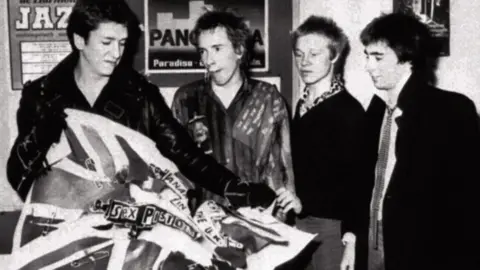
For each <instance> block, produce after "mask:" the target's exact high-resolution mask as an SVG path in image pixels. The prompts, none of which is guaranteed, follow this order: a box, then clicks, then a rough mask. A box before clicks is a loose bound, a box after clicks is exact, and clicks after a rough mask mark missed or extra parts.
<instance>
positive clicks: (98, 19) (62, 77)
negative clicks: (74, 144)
mask: <svg viewBox="0 0 480 270" xmlns="http://www.w3.org/2000/svg"><path fill="white" fill-rule="evenodd" d="M138 27H139V24H138V20H137V18H136V16H135V15H134V13H133V12H132V11H131V9H130V8H129V6H128V5H127V4H126V3H125V2H124V1H123V0H78V1H77V2H76V4H75V6H74V7H73V10H72V13H71V15H70V19H69V24H68V27H67V34H68V37H69V41H70V43H71V45H72V48H73V52H72V53H71V54H70V55H69V56H67V57H66V58H65V59H64V60H63V61H62V62H61V63H60V64H58V65H57V66H56V67H55V68H54V69H53V70H52V71H51V72H50V73H49V74H48V75H46V76H43V77H41V78H39V79H37V80H35V81H34V82H31V83H28V84H26V85H25V88H24V90H23V91H22V98H21V100H20V107H19V109H18V112H17V124H18V137H17V139H16V141H15V144H14V146H13V148H12V152H11V155H10V158H9V161H8V166H7V174H8V180H9V182H10V183H11V185H12V187H13V188H14V189H15V190H16V191H17V193H18V194H19V195H20V197H21V198H22V199H25V198H26V196H27V194H28V192H29V190H30V187H31V186H32V184H33V182H34V181H35V179H37V178H38V177H39V176H40V175H41V174H42V173H43V172H44V171H45V170H46V169H48V164H46V162H47V160H46V159H45V156H46V153H47V151H48V149H49V148H50V146H51V145H52V144H53V143H55V142H57V141H58V140H59V137H60V134H61V132H62V130H63V129H64V127H65V119H64V117H65V116H64V115H63V114H64V113H63V111H64V109H65V108H75V109H80V110H84V111H88V112H92V113H96V114H99V115H102V116H105V117H107V118H109V119H111V120H113V121H116V122H118V123H121V124H123V125H125V126H127V127H129V128H131V129H133V130H136V131H138V132H140V133H142V134H144V135H146V136H147V137H149V138H151V139H152V140H154V141H155V142H156V145H157V148H158V149H159V151H160V152H161V153H162V154H163V155H164V156H165V157H167V158H169V159H170V160H172V161H173V162H174V163H175V164H176V165H177V167H178V168H179V170H180V171H181V172H182V173H183V174H184V175H185V176H186V177H188V178H189V179H191V180H192V181H194V182H195V183H198V184H199V185H201V186H203V187H205V188H207V189H209V190H211V191H213V192H215V193H216V194H219V195H220V196H226V197H227V199H228V200H229V201H230V203H231V204H233V206H236V207H237V206H242V205H262V206H267V205H269V204H270V203H271V202H273V200H274V198H275V193H274V192H273V191H272V190H271V189H270V188H268V187H267V186H266V185H264V184H261V183H251V184H249V183H244V182H240V181H239V179H238V178H237V176H235V175H234V174H233V173H232V172H230V171H229V170H227V169H225V168H224V167H223V166H221V165H219V164H218V163H217V162H216V161H215V160H214V159H213V158H211V157H210V156H207V155H205V154H204V153H203V152H202V151H200V149H198V148H197V146H196V145H195V143H194V142H193V141H192V140H191V138H190V137H189V135H188V133H187V132H186V131H185V130H184V128H183V127H182V126H181V125H180V124H179V123H178V122H177V121H176V120H175V118H174V117H173V115H172V112H171V111H170V109H169V108H168V106H167V105H166V104H165V101H164V99H163V97H162V96H161V95H160V93H159V90H158V88H157V87H156V86H155V85H153V84H151V83H149V82H148V81H147V80H146V79H145V78H144V77H143V76H141V75H140V74H139V73H137V72H136V71H135V70H134V69H133V68H132V67H131V66H129V65H127V64H125V63H124V62H123V59H124V58H125V57H127V56H126V55H125V53H127V52H131V51H129V50H131V48H132V46H134V45H135V43H136V42H137V40H135V38H137V37H138V31H139V29H138Z"/></svg>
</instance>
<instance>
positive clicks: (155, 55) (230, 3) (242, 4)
mask: <svg viewBox="0 0 480 270" xmlns="http://www.w3.org/2000/svg"><path fill="white" fill-rule="evenodd" d="M144 4H145V28H146V31H145V55H146V57H145V66H146V68H145V69H146V71H147V73H194V72H204V67H203V65H202V63H201V62H200V58H199V54H198V52H197V51H196V49H195V47H194V46H193V45H192V43H191V40H190V34H191V29H193V27H194V25H195V22H196V20H197V19H198V17H200V16H201V15H202V14H203V13H204V12H205V11H206V10H212V9H223V8H229V9H233V10H234V11H235V12H237V13H238V14H239V15H241V16H244V18H245V19H246V21H247V23H248V25H249V26H250V29H251V30H252V34H253V39H254V56H253V59H252V62H251V63H250V66H251V67H252V71H267V70H268V0H144Z"/></svg>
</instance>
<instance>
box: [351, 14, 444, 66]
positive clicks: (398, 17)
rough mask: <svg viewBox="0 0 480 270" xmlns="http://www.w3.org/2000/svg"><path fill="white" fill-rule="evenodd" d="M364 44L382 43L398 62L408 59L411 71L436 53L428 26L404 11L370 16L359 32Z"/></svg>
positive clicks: (424, 64)
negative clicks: (373, 17) (370, 18)
mask: <svg viewBox="0 0 480 270" xmlns="http://www.w3.org/2000/svg"><path fill="white" fill-rule="evenodd" d="M360 40H361V41H362V43H363V45H364V46H368V45H370V44H372V43H377V42H384V43H385V44H386V45H387V46H388V47H390V48H391V49H392V50H393V51H394V52H395V54H396V55H397V58H398V60H399V62H401V63H405V62H410V63H411V64H412V69H413V70H422V69H424V68H425V67H426V65H427V64H428V58H429V56H432V54H434V53H435V48H434V47H433V46H432V45H433V44H432V38H431V35H430V31H429V30H428V28H427V26H426V25H425V24H423V23H421V22H420V21H419V20H418V19H416V18H415V17H413V16H410V15H406V14H403V13H391V14H384V15H381V16H380V17H377V18H375V19H373V21H371V22H370V23H369V24H368V25H367V26H366V27H365V29H363V31H362V33H361V34H360Z"/></svg>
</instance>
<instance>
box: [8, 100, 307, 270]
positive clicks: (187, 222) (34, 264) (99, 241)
mask: <svg viewBox="0 0 480 270" xmlns="http://www.w3.org/2000/svg"><path fill="white" fill-rule="evenodd" d="M65 113H66V114H67V115H68V116H67V118H66V121H67V126H68V127H67V129H66V130H65V131H64V132H63V134H62V136H61V139H60V141H59V143H58V144H56V145H53V146H52V147H51V148H50V149H49V151H48V153H47V161H48V163H49V164H51V170H49V171H47V172H46V173H45V174H44V175H43V176H41V177H40V178H39V179H37V180H36V182H35V183H34V185H33V186H32V188H31V190H30V192H29V195H28V196H27V199H26V202H25V204H24V207H23V209H22V213H21V216H20V219H19V222H18V224H17V227H16V230H15V235H14V244H13V252H12V255H11V265H10V269H22V270H27V269H165V270H167V269H168V270H170V269H207V270H210V269H211V270H214V269H219V270H230V269H236V267H238V266H239V264H238V263H237V261H238V256H237V257H236V258H231V257H229V254H230V255H231V254H232V253H231V252H230V253H229V252H225V249H224V248H229V247H231V246H232V245H233V246H234V247H235V248H236V249H238V250H240V251H241V252H242V253H241V254H243V255H241V256H240V257H241V258H242V259H241V261H242V262H245V263H246V264H242V268H245V267H246V269H274V268H275V267H276V266H278V265H280V264H281V263H283V262H285V261H287V260H290V259H291V258H293V257H294V256H295V255H296V254H298V253H299V252H300V251H301V249H303V248H304V247H305V246H306V244H307V243H308V242H309V241H311V240H312V239H313V237H314V235H310V234H306V233H302V232H300V231H298V230H296V229H293V228H291V227H288V226H286V225H285V224H283V223H281V222H274V223H268V224H267V223H262V222H258V220H259V218H258V216H256V214H254V215H252V214H251V213H250V212H248V211H247V212H230V211H226V212H225V213H224V214H223V216H222V218H221V219H219V217H218V216H215V215H216V214H215V213H213V212H210V214H207V218H210V219H212V218H213V220H215V222H213V223H212V224H213V225H214V226H215V230H218V231H217V232H218V235H221V236H222V237H224V238H225V237H226V239H227V238H228V239H229V241H227V242H228V243H230V245H227V246H220V245H217V244H218V243H213V242H212V241H210V240H209V238H208V236H209V234H208V232H207V231H206V230H205V229H206V227H202V226H201V224H199V223H198V222H197V220H195V217H194V216H192V213H190V210H189V208H188V206H187V205H188V201H187V197H186V193H187V190H188V188H189V186H188V181H185V178H184V177H183V176H182V175H181V174H180V173H179V172H178V169H177V167H176V166H175V164H173V163H172V162H171V161H170V160H168V159H166V158H165V157H163V156H162V155H161V154H160V152H159V151H158V150H157V149H156V145H155V143H154V142H153V141H152V140H150V139H149V138H147V137H145V136H143V135H142V134H140V133H138V132H136V131H134V130H131V129H129V128H126V127H125V126H122V125H120V124H118V123H115V122H113V121H111V120H108V119H106V118H104V117H102V116H99V115H95V114H90V113H87V112H83V111H79V110H73V109H67V110H66V111H65ZM209 215H210V216H209ZM219 222H220V223H219ZM132 228H133V229H135V230H134V232H135V234H134V235H132ZM232 243H233V244H232ZM246 249H248V252H247V253H245V252H246ZM250 253H252V254H250ZM226 254H227V255H226ZM247 254H248V255H247ZM279 255H280V256H279ZM242 256H243V257H242ZM262 258H263V259H262ZM265 258H269V259H265Z"/></svg>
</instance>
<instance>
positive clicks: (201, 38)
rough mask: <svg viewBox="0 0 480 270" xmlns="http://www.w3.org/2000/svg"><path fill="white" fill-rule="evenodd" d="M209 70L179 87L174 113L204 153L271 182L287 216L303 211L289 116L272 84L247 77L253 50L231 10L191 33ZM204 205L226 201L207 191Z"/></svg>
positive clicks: (250, 178) (202, 193)
mask: <svg viewBox="0 0 480 270" xmlns="http://www.w3.org/2000/svg"><path fill="white" fill-rule="evenodd" d="M192 34H193V36H192V37H193V39H192V41H193V44H195V46H196V48H197V50H198V52H199V53H200V58H201V61H202V63H203V64H204V65H205V68H206V76H205V79H204V80H199V81H195V82H192V83H189V84H187V85H184V86H182V87H180V89H179V90H178V91H177V92H176V94H175V97H174V100H173V105H172V111H173V113H174V115H175V117H176V118H177V119H178V120H179V122H180V123H182V124H183V125H184V126H186V127H187V128H188V130H189V132H190V135H191V136H192V138H193V139H194V140H195V141H196V143H197V145H198V146H199V147H200V148H202V149H203V150H204V152H205V153H207V154H210V155H212V156H213V157H215V159H217V161H218V162H220V163H221V164H223V165H224V166H225V167H227V168H229V169H230V170H232V171H233V172H235V173H236V174H238V176H239V177H240V178H241V179H242V180H243V181H247V182H255V183H259V182H263V183H267V184H268V185H269V186H270V187H271V188H273V189H274V190H276V191H277V195H278V197H277V205H278V207H279V209H280V210H281V211H279V214H280V215H281V214H286V213H287V212H289V211H290V210H292V209H293V210H294V211H295V212H297V213H299V212H300V210H301V204H300V201H299V200H298V198H297V197H296V195H295V189H294V182H293V172H292V162H291V154H290V130H289V120H290V119H289V115H288V112H287V108H286V105H285V102H284V100H283V99H282V96H281V95H280V93H279V92H278V91H277V89H276V87H275V86H274V85H271V84H269V83H266V82H262V81H258V80H254V79H251V78H249V77H248V62H249V56H250V53H251V48H252V45H253V44H252V38H251V34H250V30H249V28H248V26H247V25H246V23H245V21H244V20H243V18H241V17H238V16H237V15H235V14H234V13H231V12H228V11H208V12H206V13H205V14H204V15H202V16H201V17H200V18H199V19H198V20H197V23H196V25H195V28H194V29H193V33H192ZM198 191H199V192H198V193H197V196H198V198H200V200H201V201H204V200H207V199H213V200H215V201H217V202H219V203H224V200H223V199H222V198H221V197H219V196H216V195H215V194H213V193H211V192H208V191H206V190H204V189H202V190H198Z"/></svg>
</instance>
